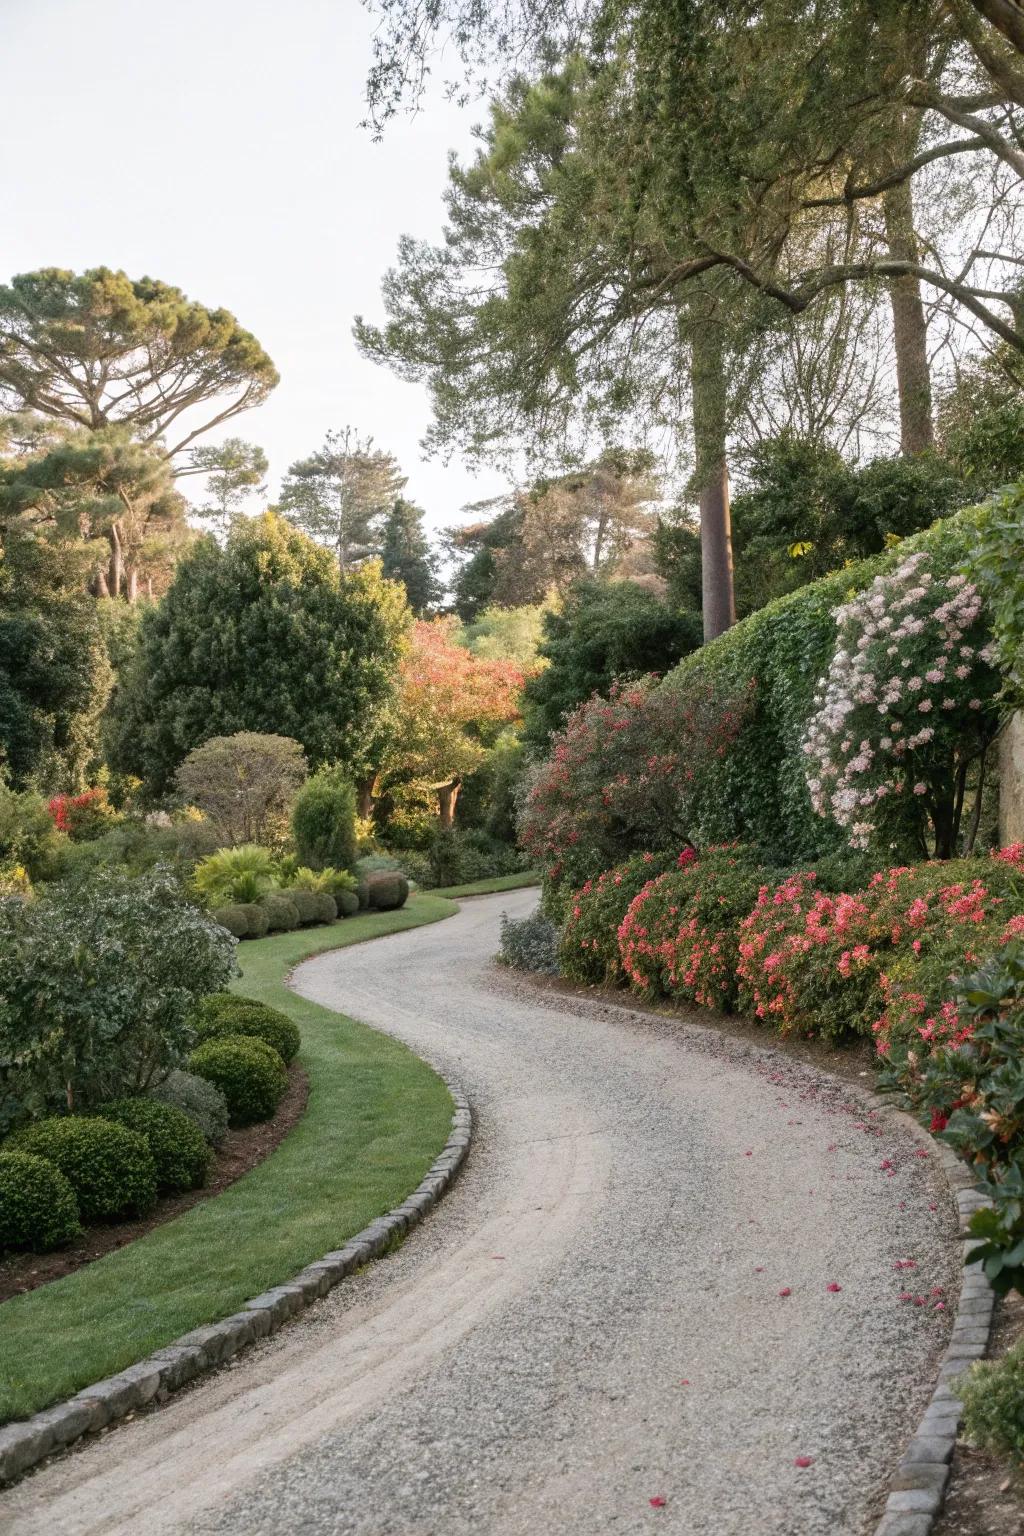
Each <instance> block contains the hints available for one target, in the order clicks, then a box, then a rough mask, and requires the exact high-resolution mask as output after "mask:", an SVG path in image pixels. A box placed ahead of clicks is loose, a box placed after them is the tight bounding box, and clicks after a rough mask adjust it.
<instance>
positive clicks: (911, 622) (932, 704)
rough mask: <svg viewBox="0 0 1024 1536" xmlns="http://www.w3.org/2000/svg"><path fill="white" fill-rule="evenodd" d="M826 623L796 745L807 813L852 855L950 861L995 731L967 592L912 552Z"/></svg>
mask: <svg viewBox="0 0 1024 1536" xmlns="http://www.w3.org/2000/svg"><path fill="white" fill-rule="evenodd" d="M836 626H837V628H836V649H835V653H834V655H833V657H832V662H831V664H830V666H829V669H828V672H827V673H826V675H825V677H824V678H823V679H822V682H821V684H820V685H819V687H818V691H817V693H816V695H815V700H814V710H813V713H812V715H811V718H810V721H809V723H808V726H807V731H806V734H805V736H804V742H803V752H804V756H805V759H806V774H807V784H808V789H809V790H810V795H811V802H812V804H813V806H814V809H815V810H816V811H817V813H818V814H819V815H821V816H830V817H832V818H833V819H834V820H835V821H836V822H838V823H839V825H840V826H842V827H844V828H845V829H846V831H847V834H848V837H849V841H850V844H851V846H852V847H854V848H867V847H868V845H869V844H874V845H877V846H883V847H888V846H895V847H897V848H900V849H904V848H905V849H907V850H908V851H911V852H916V853H917V855H918V856H922V855H923V856H927V855H928V854H929V853H934V854H935V855H936V856H937V857H938V858H950V857H951V856H952V855H953V853H954V851H955V850H956V848H957V847H958V846H959V839H960V833H961V824H962V822H963V815H964V807H965V801H966V799H967V786H968V776H969V774H970V772H971V770H972V767H973V765H975V764H977V763H978V762H979V761H980V760H981V759H983V757H984V754H985V752H986V750H987V748H988V746H989V744H990V743H991V741H992V739H993V737H994V736H995V734H996V731H997V729H998V725H999V713H998V710H997V707H996V705H995V696H996V694H997V692H998V690H999V686H1000V677H999V673H998V671H997V670H996V668H995V667H994V666H993V665H992V661H993V659H994V655H995V652H994V650H993V647H992V643H991V637H990V631H989V626H988V622H987V618H986V615H985V613H984V612H983V607H982V599H981V596H980V594H979V592H978V589H977V587H975V585H974V584H973V583H972V582H970V581H968V579H967V577H966V576H963V575H960V574H956V573H953V572H952V571H950V570H948V569H946V568H944V565H943V562H942V561H941V560H940V558H939V556H938V554H937V553H936V552H934V551H931V552H929V551H925V550H920V551H918V552H917V553H915V554H913V555H911V556H910V557H909V558H908V559H906V560H904V561H903V562H902V563H901V564H900V565H899V566H898V567H897V568H896V570H895V571H892V572H890V573H888V574H886V575H882V576H877V577H876V578H875V580H874V581H873V582H872V584H871V586H870V587H868V588H867V590H866V591H864V592H861V593H859V594H858V595H857V596H856V597H855V598H853V599H852V601H850V602H849V603H847V604H845V606H844V607H842V608H840V609H839V610H838V611H837V613H836ZM968 851H969V850H968Z"/></svg>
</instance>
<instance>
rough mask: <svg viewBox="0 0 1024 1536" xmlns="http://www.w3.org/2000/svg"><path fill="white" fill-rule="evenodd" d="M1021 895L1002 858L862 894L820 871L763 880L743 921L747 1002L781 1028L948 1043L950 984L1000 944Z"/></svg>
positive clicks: (883, 876) (917, 873)
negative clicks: (844, 889) (825, 880)
mask: <svg viewBox="0 0 1024 1536" xmlns="http://www.w3.org/2000/svg"><path fill="white" fill-rule="evenodd" d="M1022 896H1024V879H1022V872H1021V870H1020V869H1019V867H1017V866H1015V865H1014V864H1012V863H1008V862H1007V861H1005V860H1004V861H997V860H995V859H970V860H966V859H965V860H959V861H953V862H950V863H944V864H939V863H933V862H927V863H923V864H915V865H907V866H900V867H898V868H894V869H891V870H888V871H884V872H882V873H880V874H878V875H875V876H874V878H873V879H872V880H871V882H870V883H869V885H868V886H867V888H866V889H865V890H862V891H857V892H855V893H853V894H846V893H839V894H831V893H827V892H824V891H821V890H819V889H818V886H817V882H816V880H815V876H814V874H813V873H801V874H795V875H791V876H789V877H787V878H786V879H784V880H783V881H781V882H779V883H778V884H776V885H766V886H764V887H763V888H762V890H761V891H760V893H759V895H758V899H757V904H756V906H755V907H754V910H753V911H752V912H751V913H750V915H749V916H748V917H747V918H745V919H744V920H743V922H741V924H740V937H739V956H740V958H739V964H738V975H739V982H740V996H739V1000H740V1006H741V1007H742V1008H747V1009H749V1010H750V1011H752V1012H753V1013H754V1014H755V1015H756V1016H757V1017H758V1018H761V1019H764V1020H765V1022H767V1023H771V1024H773V1025H774V1026H775V1027H776V1028H778V1029H779V1030H781V1031H782V1032H786V1031H788V1030H792V1029H797V1030H800V1031H801V1032H803V1033H806V1034H813V1035H822V1036H825V1037H827V1038H840V1037H842V1036H843V1035H848V1034H862V1035H867V1034H873V1035H874V1036H875V1037H876V1039H877V1043H878V1050H879V1053H880V1054H882V1055H886V1054H888V1053H889V1052H890V1051H891V1050H892V1048H893V1043H894V1042H896V1043H897V1049H901V1048H902V1045H903V1043H905V1042H906V1041H908V1040H910V1041H914V1040H916V1039H918V1037H919V1035H920V1031H921V1030H924V1031H925V1038H928V1039H930V1038H932V1037H933V1036H934V1038H936V1039H939V1038H943V1039H945V1038H950V1037H951V1036H952V1035H954V1034H955V1033H956V1030H957V1028H958V1027H959V1024H958V1020H957V1018H956V1016H955V1009H954V1008H952V1005H949V1004H948V999H949V998H950V997H951V995H952V983H951V978H952V977H955V976H957V975H962V974H963V973H964V971H965V970H970V969H971V968H972V967H973V966H974V965H975V964H976V963H977V960H978V957H979V955H980V954H981V953H982V952H991V950H992V949H993V948H994V947H995V946H997V945H998V944H1000V943H1001V942H1003V940H1004V937H1005V936H1009V933H1011V932H1012V931H1013V927H1014V925H1015V924H1016V921H1017V920H1016V918H1015V916H1014V913H1015V912H1018V911H1019V909H1020V906H1021V900H1022Z"/></svg>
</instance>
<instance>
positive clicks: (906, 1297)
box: [900, 1291, 914, 1301]
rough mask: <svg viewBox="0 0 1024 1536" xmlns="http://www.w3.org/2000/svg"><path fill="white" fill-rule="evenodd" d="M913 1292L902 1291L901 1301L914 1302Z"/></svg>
mask: <svg viewBox="0 0 1024 1536" xmlns="http://www.w3.org/2000/svg"><path fill="white" fill-rule="evenodd" d="M913 1299H914V1293H913V1291H900V1301H913Z"/></svg>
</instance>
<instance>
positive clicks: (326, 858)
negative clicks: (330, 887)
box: [292, 767, 357, 869]
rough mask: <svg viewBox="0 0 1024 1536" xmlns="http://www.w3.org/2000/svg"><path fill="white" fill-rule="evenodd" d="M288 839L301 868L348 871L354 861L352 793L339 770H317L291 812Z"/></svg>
mask: <svg viewBox="0 0 1024 1536" xmlns="http://www.w3.org/2000/svg"><path fill="white" fill-rule="evenodd" d="M292 837H293V838H294V841H295V851H296V853H297V854H298V857H299V862H300V863H301V864H308V865H310V866H311V867H312V868H313V869H323V868H325V867H326V866H328V865H332V866H333V867H334V868H335V869H350V868H351V867H352V865H353V864H354V863H355V861H356V852H357V850H356V792H355V790H354V788H353V787H352V784H351V783H350V782H349V780H348V779H347V778H346V776H345V773H344V771H343V770H342V769H340V768H331V767H328V768H321V769H319V771H318V772H317V773H314V774H313V776H312V778H311V779H309V780H308V782H307V783H306V784H305V785H304V787H303V788H302V789H301V790H300V792H299V795H298V798H297V799H296V801H295V805H294V807H293V809H292Z"/></svg>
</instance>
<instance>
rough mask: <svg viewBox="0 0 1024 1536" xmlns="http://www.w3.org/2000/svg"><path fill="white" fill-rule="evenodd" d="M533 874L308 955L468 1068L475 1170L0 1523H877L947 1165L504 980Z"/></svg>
mask: <svg viewBox="0 0 1024 1536" xmlns="http://www.w3.org/2000/svg"><path fill="white" fill-rule="evenodd" d="M535 900H536V896H535V893H533V892H530V891H523V892H509V893H505V894H502V895H499V896H494V897H487V898H480V899H478V900H476V901H474V902H471V903H469V904H468V905H467V906H465V907H463V909H462V911H461V912H460V914H459V915H458V916H457V917H455V918H452V919H450V920H449V921H447V922H445V923H441V924H438V925H435V926H431V927H427V928H421V929H418V930H414V931H412V932H410V933H406V934H401V935H396V936H394V937H391V938H387V939H382V940H379V941H377V942H374V943H370V944H363V945H357V946H354V947H352V948H349V949H345V950H341V951H337V952H335V953H327V954H324V955H322V956H319V957H317V958H316V959H313V960H310V961H308V962H306V964H305V965H303V966H302V967H300V969H299V971H298V972H297V973H296V976H295V983H294V984H295V986H296V988H297V990H298V991H300V992H301V993H302V994H303V995H304V996H307V997H310V998H313V999H315V1000H316V1001H318V1002H321V1003H324V1004H326V1005H328V1006H331V1007H335V1008H337V1009H339V1010H343V1011H345V1012H347V1013H350V1014H353V1015H355V1016H356V1017H358V1018H361V1019H365V1020H366V1021H367V1022H369V1023H371V1024H374V1025H377V1026H378V1027H380V1028H381V1029H384V1030H387V1031H389V1032H391V1033H393V1034H396V1035H398V1036H400V1037H401V1038H402V1039H403V1040H406V1041H408V1042H409V1044H410V1045H412V1046H413V1047H414V1048H415V1049H417V1050H418V1051H419V1052H420V1053H421V1054H423V1055H424V1056H426V1057H427V1058H428V1059H429V1060H431V1061H433V1062H434V1063H436V1064H437V1065H438V1066H439V1067H440V1068H441V1069H442V1070H444V1071H445V1072H446V1073H447V1074H448V1075H449V1076H451V1077H453V1078H455V1079H457V1080H459V1081H460V1082H461V1083H462V1084H463V1086H464V1087H465V1088H466V1090H467V1091H468V1093H469V1096H470V1099H471V1101H472V1103H473V1106H474V1111H475V1115H476V1137H475V1140H474V1146H473V1150H472V1153H471V1156H470V1160H469V1163H468V1165H467V1168H466V1171H465V1172H464V1174H463V1176H462V1178H461V1180H460V1182H459V1183H458V1184H457V1185H456V1187H455V1190H454V1191H453V1192H452V1194H451V1195H450V1196H449V1197H448V1198H447V1199H446V1200H445V1202H444V1203H443V1205H442V1206H441V1207H440V1208H439V1209H438V1211H437V1212H436V1214H434V1215H432V1216H431V1217H430V1219H429V1220H428V1221H427V1222H426V1223H425V1224H424V1225H423V1226H422V1227H420V1228H419V1229H418V1230H417V1231H416V1232H415V1233H414V1234H413V1235H412V1237H411V1238H410V1239H409V1241H408V1242H407V1243H406V1244H405V1246H404V1247H403V1248H402V1249H400V1250H399V1251H398V1252H397V1253H395V1254H394V1255H392V1256H391V1257H390V1258H388V1259H386V1260H384V1261H383V1262H381V1263H378V1264H376V1265H374V1266H372V1268H371V1269H370V1270H368V1271H367V1272H365V1273H364V1274H363V1275H361V1276H359V1277H358V1278H356V1279H355V1280H354V1281H347V1282H345V1284H343V1285H342V1286H340V1287H339V1288H338V1290H336V1291H335V1292H333V1293H332V1296H331V1297H330V1298H328V1299H327V1300H326V1301H324V1302H322V1303H321V1304H320V1305H319V1306H318V1307H316V1308H314V1309H313V1311H312V1312H311V1313H310V1314H309V1315H308V1316H307V1318H306V1319H305V1320H304V1321H303V1322H301V1323H297V1324H295V1325H294V1326H292V1327H290V1328H288V1329H285V1330H284V1331H283V1332H282V1333H281V1334H279V1335H278V1336H276V1337H275V1338H274V1339H273V1340H270V1341H268V1342H267V1343H266V1344H265V1345H262V1346H260V1347H259V1348H257V1349H256V1350H254V1351H252V1352H250V1353H249V1354H248V1355H246V1356H244V1357H242V1358H241V1359H240V1360H238V1361H237V1362H235V1363H234V1364H233V1365H232V1366H231V1367H229V1368H227V1369H225V1370H223V1371H221V1372H220V1373H218V1374H217V1375H215V1376H214V1377H213V1378H211V1379H209V1380H208V1381H206V1382H205V1383H204V1384H201V1385H198V1386H197V1387H196V1388H195V1389H194V1390H191V1391H187V1392H184V1393H182V1394H180V1395H179V1396H178V1397H176V1398H174V1399H172V1400H171V1402H170V1403H169V1404H168V1405H167V1406H166V1407H165V1408H163V1409H162V1410H160V1411H159V1412H157V1413H154V1414H150V1415H147V1416H144V1417H142V1418H140V1419H139V1420H137V1421H135V1422H134V1423H132V1424H129V1425H128V1426H127V1427H125V1428H124V1429H121V1430H118V1431H117V1432H115V1433H113V1434H111V1435H110V1436H108V1437H106V1438H105V1439H103V1440H101V1441H99V1442H97V1443H94V1444H92V1445H89V1446H86V1447H85V1448H84V1449H82V1450H81V1451H80V1452H79V1453H78V1454H76V1455H72V1456H67V1457H65V1458H63V1460H60V1461H58V1462H55V1463H54V1464H53V1465H52V1466H50V1467H49V1468H44V1469H43V1470H42V1471H41V1472H40V1473H38V1474H37V1475H36V1476H34V1477H31V1478H29V1479H27V1480H26V1481H25V1482H23V1483H22V1484H21V1485H20V1487H18V1488H15V1489H14V1490H13V1491H12V1492H11V1493H10V1494H8V1495H7V1496H6V1498H4V1497H3V1496H0V1530H3V1531H4V1532H10V1533H12V1536H30V1533H32V1536H34V1533H42V1532H47V1533H52V1532H56V1531H59V1532H60V1533H61V1536H85V1533H100V1532H103V1533H115V1532H116V1533H125V1536H127V1533H129V1532H130V1533H133V1536H140V1533H141V1536H159V1533H164V1532H176V1533H185V1532H188V1533H192V1536H199V1533H202V1536H286V1533H289V1536H290V1533H293V1532H294V1533H299V1532H301V1533H303V1536H320V1533H323V1536H327V1533H331V1536H469V1533H470V1532H473V1533H474V1536H479V1533H486V1536H548V1533H556V1532H561V1531H562V1530H571V1531H573V1532H574V1533H578V1536H607V1533H613V1536H631V1533H634V1532H641V1531H643V1532H646V1531H648V1530H653V1529H660V1530H663V1531H669V1532H673V1533H676V1536H684V1533H685V1536H817V1533H821V1536H826V1533H827V1536H841V1533H858V1536H859V1533H863V1532H866V1531H868V1530H870V1528H871V1522H872V1518H877V1515H878V1512H879V1509H880V1506H881V1502H882V1499H883V1497H884V1486H885V1483H886V1480H887V1478H888V1476H889V1474H890V1473H891V1471H892V1468H893V1466H894V1465H895V1462H896V1460H897V1459H898V1457H899V1454H900V1451H901V1448H902V1444H903V1443H904V1441H905V1439H906V1438H907V1436H908V1434H909V1433H910V1431H911V1429H912V1427H913V1424H914V1421H915V1418H916V1415H917V1413H919V1412H920V1411H921V1409H922V1408H923V1406H924V1404H925V1401H926V1400H927V1397H928V1395H929V1381H930V1378H931V1376H932V1374H933V1372H934V1362H935V1359H936V1357H937V1354H938V1352H939V1350H940V1348H941V1346H942V1344H943V1342H944V1337H943V1334H944V1326H945V1317H946V1314H945V1313H944V1312H942V1311H941V1310H933V1309H932V1307H931V1306H930V1305H929V1306H927V1307H915V1306H912V1305H908V1304H906V1303H901V1302H900V1301H899V1299H898V1297H899V1293H900V1291H901V1290H903V1289H904V1282H905V1280H906V1275H905V1273H904V1272H903V1271H902V1270H900V1271H897V1270H894V1268H893V1266H894V1264H895V1263H896V1262H897V1261H898V1260H903V1259H907V1258H912V1259H914V1260H916V1263H917V1268H916V1269H915V1270H914V1271H913V1276H914V1278H913V1287H914V1289H915V1290H917V1291H920V1292H922V1293H928V1294H930V1293H931V1291H932V1288H933V1287H943V1288H945V1289H946V1290H948V1289H950V1288H955V1286H956V1285H957V1283H958V1276H957V1272H956V1248H955V1243H954V1240H953V1234H954V1220H953V1216H952V1211H951V1205H950V1202H949V1199H948V1195H947V1194H946V1191H945V1188H944V1185H943V1184H942V1182H941V1178H940V1174H939V1169H938V1166H937V1159H932V1158H929V1157H927V1156H926V1155H923V1153H922V1149H921V1146H920V1143H919V1141H918V1140H917V1139H916V1138H915V1137H914V1136H913V1134H912V1133H911V1132H910V1131H909V1130H908V1129H907V1127H906V1124H905V1123H904V1122H902V1121H900V1120H899V1119H898V1118H897V1117H892V1118H890V1117H889V1116H888V1115H887V1114H884V1113H883V1114H876V1113H871V1114H865V1113H864V1111H863V1109H862V1107H861V1106H859V1105H858V1104H857V1103H856V1101H855V1100H854V1099H853V1098H852V1097H851V1095H850V1093H849V1090H848V1089H846V1088H844V1087H843V1085H841V1084H840V1083H838V1082H837V1081H836V1080H835V1079H832V1078H829V1077H827V1076H825V1075H823V1074H821V1073H818V1072H816V1071H814V1070H812V1069H811V1068H808V1067H804V1066H801V1065H799V1064H796V1063H794V1062H793V1060H792V1059H791V1058H787V1057H783V1056H781V1055H779V1054H776V1053H773V1052H771V1051H770V1050H763V1051H762V1050H760V1049H756V1048H752V1047H751V1046H750V1045H749V1044H748V1043H745V1042H744V1041H742V1040H738V1039H733V1038H731V1037H729V1036H727V1035H723V1034H719V1033H717V1032H716V1031H714V1030H708V1029H703V1028H701V1027H700V1026H699V1025H693V1026H684V1025H682V1024H680V1023H679V1022H678V1021H665V1020H661V1019H654V1018H651V1017H647V1016H642V1015H637V1014H635V1013H631V1012H630V1011H628V1009H624V1008H620V1007H617V1006H615V1005H613V1004H608V1003H606V1002H604V1001H602V1000H595V1001H590V1000H583V1001H579V1000H577V999H576V998H574V997H568V996H565V995H563V994H558V993H553V994H545V993H542V992H538V991H536V990H534V989H532V988H531V987H530V986H529V985H528V984H517V983H516V982H515V980H514V979H511V978H507V977H505V976H503V975H502V974H501V973H497V972H495V970H494V968H493V967H491V965H490V963H489V957H490V955H491V954H492V953H493V951H494V949H495V947H496V940H497V929H498V922H499V916H500V913H501V912H502V911H503V910H507V911H510V912H512V913H514V914H516V915H523V914H525V913H526V912H528V911H529V910H530V909H531V908H532V906H533V904H534V902H535ZM885 1165H890V1166H885ZM830 1285H831V1286H838V1287H841V1289H838V1290H836V1289H831V1290H830V1289H829V1286H830ZM783 1293H785V1294H783ZM951 1310H952V1309H951ZM798 1458H800V1459H802V1458H812V1460H811V1463H810V1465H808V1466H797V1465H795V1462H796V1460H797V1459H798ZM662 1500H663V1501H664V1503H661V1502H660V1501H662Z"/></svg>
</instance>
